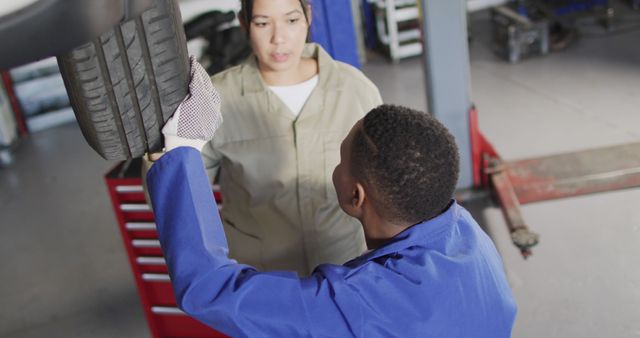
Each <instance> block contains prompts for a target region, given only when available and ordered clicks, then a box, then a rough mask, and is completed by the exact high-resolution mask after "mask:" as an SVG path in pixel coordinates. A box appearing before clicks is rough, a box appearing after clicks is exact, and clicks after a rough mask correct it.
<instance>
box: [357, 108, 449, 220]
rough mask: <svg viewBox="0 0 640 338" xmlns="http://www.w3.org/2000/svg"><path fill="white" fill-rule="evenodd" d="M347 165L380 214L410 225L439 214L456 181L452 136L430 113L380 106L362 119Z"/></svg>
mask: <svg viewBox="0 0 640 338" xmlns="http://www.w3.org/2000/svg"><path fill="white" fill-rule="evenodd" d="M351 170H352V173H353V175H354V176H355V177H357V178H358V179H360V180H361V181H362V182H363V184H364V185H365V187H367V188H368V189H369V191H372V192H373V196H371V193H370V194H369V195H368V196H370V198H372V201H373V203H374V206H375V207H376V208H377V209H378V212H379V213H380V214H381V216H382V217H384V218H385V219H387V220H388V221H392V222H411V224H415V223H418V222H421V221H424V220H427V219H430V218H433V217H435V216H437V215H439V214H440V213H441V212H442V211H443V210H444V209H445V208H446V207H447V205H448V203H449V202H450V200H451V198H452V196H453V193H454V190H455V187H456V182H457V181H458V173H459V155H458V147H457V146H456V142H455V139H454V138H453V136H452V135H451V133H449V131H448V130H447V128H446V127H445V126H444V125H442V124H441V123H440V122H438V120H436V119H435V118H434V117H433V116H431V115H429V114H427V113H424V112H421V111H417V110H414V109H410V108H406V107H402V106H396V105H388V104H385V105H381V106H378V107H377V108H374V109H373V110H371V111H370V112H369V113H368V114H367V115H366V116H365V117H364V119H363V123H362V127H361V128H359V130H358V131H357V132H356V133H355V135H354V138H353V142H352V148H351Z"/></svg>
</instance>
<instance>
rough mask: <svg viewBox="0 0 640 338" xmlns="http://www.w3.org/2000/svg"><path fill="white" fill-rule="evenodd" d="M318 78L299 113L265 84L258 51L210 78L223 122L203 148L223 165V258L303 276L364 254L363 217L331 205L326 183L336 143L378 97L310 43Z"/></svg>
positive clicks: (212, 164)
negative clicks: (225, 251)
mask: <svg viewBox="0 0 640 338" xmlns="http://www.w3.org/2000/svg"><path fill="white" fill-rule="evenodd" d="M303 57H313V58H316V59H317V61H318V65H319V72H318V74H319V79H318V84H317V86H316V88H315V89H314V90H313V92H312V93H311V95H310V96H309V98H308V100H307V102H306V104H305V105H304V107H303V108H302V111H301V112H300V114H299V115H298V117H296V116H294V114H293V113H291V111H289V109H288V108H287V106H286V105H285V104H284V103H283V102H282V101H281V100H280V99H279V98H278V97H277V96H276V95H275V94H274V93H273V92H272V91H271V90H269V89H268V87H267V86H266V84H265V83H264V82H263V80H262V78H261V76H260V73H259V70H258V68H257V61H256V59H255V57H253V56H252V57H250V58H249V59H248V60H247V61H246V62H245V63H244V64H242V65H239V66H236V67H233V68H230V69H228V70H226V71H223V72H221V73H219V74H216V75H215V76H213V77H212V81H213V84H214V86H215V87H216V89H217V90H218V91H219V92H220V96H221V98H222V114H223V117H224V123H223V125H222V127H221V128H220V129H219V130H218V131H217V133H216V135H215V138H214V139H213V141H211V142H210V143H209V144H207V145H206V146H205V148H204V150H203V158H204V162H205V165H206V166H207V168H208V169H209V174H210V176H211V177H213V176H214V175H215V174H216V173H217V170H218V169H220V176H219V183H220V189H221V191H222V196H223V209H222V216H223V220H224V224H225V233H226V235H227V240H228V243H229V250H230V256H231V257H232V258H235V259H237V260H238V261H239V262H240V263H245V264H250V265H253V266H255V267H257V268H259V269H261V270H295V271H297V272H298V273H300V274H301V275H307V274H309V273H310V272H311V271H312V270H313V268H314V267H315V266H317V265H319V264H322V263H335V264H342V263H344V262H346V261H347V260H349V259H351V258H354V257H356V256H358V255H360V254H361V253H362V252H363V251H364V250H365V244H364V235H363V232H362V228H361V225H360V223H359V222H358V221H357V220H356V219H353V218H351V217H349V216H347V215H346V214H345V213H344V212H343V211H342V210H341V209H340V207H339V206H338V202H337V198H336V192H335V189H334V187H333V183H332V178H331V177H332V174H333V169H334V168H335V166H336V165H337V164H338V162H339V159H340V143H341V142H342V140H343V138H344V137H345V136H346V135H347V134H348V132H349V130H350V129H351V127H352V126H353V124H354V123H355V122H356V121H357V120H358V119H360V118H362V117H363V116H364V115H365V114H366V112H368V111H369V110H370V109H372V108H374V107H376V106H378V105H380V104H381V103H382V99H381V97H380V93H379V91H378V89H377V88H376V87H375V85H374V84H373V83H372V82H371V81H370V80H368V79H367V78H366V77H365V76H364V75H363V74H362V73H361V72H360V71H359V70H357V69H355V68H353V67H351V66H349V65H347V64H344V63H341V62H338V61H334V60H333V59H332V58H331V57H330V56H329V55H328V54H327V53H326V52H325V51H324V50H323V49H322V48H321V47H320V46H318V45H316V44H308V45H307V46H306V48H305V51H304V53H303Z"/></svg>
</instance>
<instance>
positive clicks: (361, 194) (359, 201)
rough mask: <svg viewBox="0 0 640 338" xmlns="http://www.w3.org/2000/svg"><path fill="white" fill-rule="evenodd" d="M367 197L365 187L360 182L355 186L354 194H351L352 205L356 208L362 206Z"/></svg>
mask: <svg viewBox="0 0 640 338" xmlns="http://www.w3.org/2000/svg"><path fill="white" fill-rule="evenodd" d="M366 198H367V193H366V192H365V191H364V187H363V186H362V184H360V183H359V182H358V183H356V186H355V187H354V188H353V195H352V196H351V205H352V206H353V207H355V208H358V209H360V208H362V206H363V205H364V201H365V199H366Z"/></svg>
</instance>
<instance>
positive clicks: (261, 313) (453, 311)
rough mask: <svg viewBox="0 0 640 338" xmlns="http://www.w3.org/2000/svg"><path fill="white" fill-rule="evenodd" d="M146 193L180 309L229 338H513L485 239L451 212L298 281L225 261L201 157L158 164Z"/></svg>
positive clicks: (458, 210)
mask: <svg viewBox="0 0 640 338" xmlns="http://www.w3.org/2000/svg"><path fill="white" fill-rule="evenodd" d="M147 181H148V187H149V192H150V195H151V199H152V203H153V209H154V212H155V218H156V223H157V229H158V236H159V238H160V243H161V245H162V249H163V251H164V255H165V259H166V262H167V266H168V268H169V274H170V276H171V281H172V283H173V287H174V292H175V294H176V299H177V301H178V304H179V306H180V308H181V309H183V310H184V311H185V312H186V313H188V314H189V315H191V316H192V317H194V318H196V319H198V320H200V321H202V322H203V323H205V324H207V325H209V326H211V327H212V328H214V329H216V330H218V331H221V332H223V333H226V334H228V335H230V336H232V337H351V336H355V337H448V338H452V337H470V338H481V337H487V338H500V337H509V336H510V335H511V329H512V326H513V322H514V319H515V315H516V305H515V302H514V299H513V296H512V294H511V289H510V288H509V285H508V283H507V280H506V277H505V274H504V270H503V266H502V261H501V259H500V257H499V255H498V253H497V251H496V249H495V247H494V245H493V243H492V241H491V240H490V239H489V237H488V236H487V235H486V234H485V233H484V232H483V231H482V230H481V229H480V227H479V226H478V224H477V223H476V222H475V221H474V220H473V218H472V217H471V215H470V214H469V213H468V212H467V211H466V210H465V209H464V208H462V207H461V206H459V205H458V204H457V203H453V204H452V205H451V206H450V207H449V208H448V210H447V211H446V212H444V213H442V214H441V215H439V216H438V217H436V218H433V219H431V220H429V221H425V222H423V223H419V224H416V225H414V226H412V227H411V228H409V229H407V230H405V231H404V232H402V233H400V234H398V235H397V236H396V237H395V238H393V240H392V241H391V242H390V243H388V244H387V245H385V246H383V247H381V248H378V249H376V250H374V251H371V252H368V253H366V254H364V255H362V256H360V257H358V258H355V259H354V260H352V261H350V262H347V263H346V264H344V265H342V266H340V265H328V264H327V265H320V266H319V267H317V268H316V269H315V271H314V272H313V274H312V275H311V276H309V277H306V278H299V277H298V276H297V274H295V273H293V272H287V271H271V272H260V271H257V270H256V269H254V268H252V267H251V266H247V265H242V264H237V263H236V262H235V261H234V260H231V259H229V258H228V257H227V251H228V249H227V243H226V239H225V235H224V232H223V229H222V223H221V220H220V216H219V214H218V209H217V208H216V205H215V201H214V199H213V195H212V192H211V186H210V184H209V180H208V178H207V175H206V174H205V171H204V168H203V164H202V160H201V156H200V153H199V152H198V151H197V150H195V149H192V148H184V147H183V148H177V149H174V150H172V151H170V152H168V153H166V154H165V155H164V156H163V157H162V158H160V160H159V161H157V162H155V164H154V165H153V166H152V168H151V170H150V171H149V173H148V175H147Z"/></svg>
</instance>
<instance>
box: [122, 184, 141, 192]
mask: <svg viewBox="0 0 640 338" xmlns="http://www.w3.org/2000/svg"><path fill="white" fill-rule="evenodd" d="M143 191H144V189H142V186H141V185H119V186H117V187H116V192H122V193H131V192H143Z"/></svg>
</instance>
